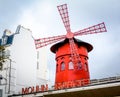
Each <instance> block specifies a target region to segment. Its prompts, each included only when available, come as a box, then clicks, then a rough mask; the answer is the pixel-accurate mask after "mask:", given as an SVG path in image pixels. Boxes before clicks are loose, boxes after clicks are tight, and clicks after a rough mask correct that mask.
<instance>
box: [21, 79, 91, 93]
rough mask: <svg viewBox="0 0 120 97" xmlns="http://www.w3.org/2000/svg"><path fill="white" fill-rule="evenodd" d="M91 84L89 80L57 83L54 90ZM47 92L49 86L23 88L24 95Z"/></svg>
mask: <svg viewBox="0 0 120 97" xmlns="http://www.w3.org/2000/svg"><path fill="white" fill-rule="evenodd" d="M89 82H90V80H89V79H83V80H74V81H68V82H63V83H56V84H55V86H54V90H60V89H67V88H73V87H81V86H84V85H88V84H89ZM45 91H48V84H46V85H41V86H39V85H36V86H30V87H26V88H22V94H30V93H37V92H45Z"/></svg>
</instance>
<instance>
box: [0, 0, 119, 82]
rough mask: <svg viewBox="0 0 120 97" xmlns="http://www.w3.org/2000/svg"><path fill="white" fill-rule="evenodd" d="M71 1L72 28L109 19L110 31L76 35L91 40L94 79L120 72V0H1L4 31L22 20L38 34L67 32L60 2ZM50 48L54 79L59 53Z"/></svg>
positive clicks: (90, 59)
mask: <svg viewBox="0 0 120 97" xmlns="http://www.w3.org/2000/svg"><path fill="white" fill-rule="evenodd" d="M65 3H66V4H67V5H68V11H69V17H70V24H71V30H72V32H74V31H78V30H81V29H84V28H86V27H89V26H92V25H95V24H98V23H101V22H105V24H106V28H107V32H105V33H101V34H92V35H86V36H79V37H76V38H78V39H81V40H83V41H86V42H89V43H90V44H92V45H93V47H94V49H93V50H92V51H91V52H90V53H89V71H90V76H91V79H94V78H103V77H111V76H117V75H120V0H0V34H1V35H2V32H3V31H4V29H6V28H7V29H10V30H11V31H12V32H15V30H16V27H17V26H18V25H19V24H20V25H22V26H24V27H25V28H29V29H30V30H31V31H32V33H33V37H34V38H43V37H48V36H55V35H63V34H66V30H65V28H64V25H63V23H62V20H61V18H60V16H59V12H58V10H57V7H56V6H57V5H61V4H65ZM50 46H51V45H49V46H47V47H45V48H46V49H47V55H46V56H47V58H48V60H47V61H48V62H47V63H48V64H47V65H48V68H49V70H50V74H49V77H50V79H52V80H53V79H54V76H53V75H54V71H55V61H54V58H55V55H54V54H52V53H51V52H50V50H49V48H50Z"/></svg>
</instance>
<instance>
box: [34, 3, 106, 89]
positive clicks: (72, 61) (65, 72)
mask: <svg viewBox="0 0 120 97" xmlns="http://www.w3.org/2000/svg"><path fill="white" fill-rule="evenodd" d="M57 8H58V11H59V13H60V16H61V18H62V21H63V24H64V26H65V29H66V31H67V34H66V35H59V36H53V37H48V38H40V39H35V45H36V49H38V48H41V47H44V46H47V45H49V44H51V43H55V42H57V41H60V40H63V41H62V42H59V43H58V44H55V45H53V46H52V47H51V51H52V52H54V53H56V63H57V65H56V79H55V83H56V84H55V85H57V86H56V87H61V86H63V87H67V88H69V87H71V85H68V83H69V84H72V86H76V83H79V82H75V81H76V80H81V79H88V80H89V78H90V77H89V70H88V62H87V60H88V52H89V51H91V50H92V48H93V47H92V45H90V44H88V43H86V42H83V41H81V40H78V39H75V38H74V36H78V35H87V34H94V33H102V32H107V30H106V27H105V24H104V22H103V23H100V24H97V25H94V26H91V27H88V28H85V29H83V30H79V31H76V32H74V33H73V32H71V28H70V21H69V16H68V8H67V4H63V5H60V6H57ZM61 83H64V84H62V85H60V84H61ZM86 84H88V81H87V82H86ZM79 86H80V85H79Z"/></svg>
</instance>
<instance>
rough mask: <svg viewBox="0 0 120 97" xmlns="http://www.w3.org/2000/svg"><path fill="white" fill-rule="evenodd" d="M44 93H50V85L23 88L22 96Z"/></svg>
mask: <svg viewBox="0 0 120 97" xmlns="http://www.w3.org/2000/svg"><path fill="white" fill-rule="evenodd" d="M44 91H48V84H46V85H41V86H39V85H36V86H30V87H25V88H22V94H30V93H36V92H44Z"/></svg>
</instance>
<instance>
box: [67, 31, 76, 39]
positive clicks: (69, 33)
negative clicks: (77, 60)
mask: <svg viewBox="0 0 120 97" xmlns="http://www.w3.org/2000/svg"><path fill="white" fill-rule="evenodd" d="M66 37H67V38H68V39H70V38H73V37H74V33H72V32H68V33H67V34H66Z"/></svg>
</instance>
